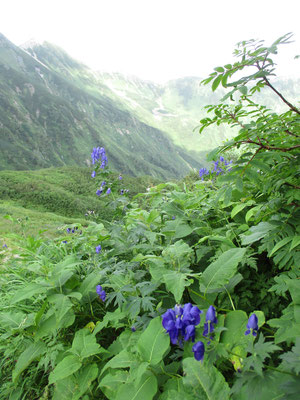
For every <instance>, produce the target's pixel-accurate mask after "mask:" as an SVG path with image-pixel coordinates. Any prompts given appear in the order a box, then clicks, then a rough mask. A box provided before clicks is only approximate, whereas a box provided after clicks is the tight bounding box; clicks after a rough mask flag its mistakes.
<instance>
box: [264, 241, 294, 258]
mask: <svg viewBox="0 0 300 400" xmlns="http://www.w3.org/2000/svg"><path fill="white" fill-rule="evenodd" d="M291 240H292V238H291V237H286V238H284V239H282V240H280V242H278V243H277V244H276V245H275V246H274V247H273V249H272V251H271V253H270V254H269V257H272V255H273V254H274V253H276V251H277V250H279V249H281V247H283V246H284V245H286V244H287V243H288V242H290V241H291Z"/></svg>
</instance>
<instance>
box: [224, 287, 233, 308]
mask: <svg viewBox="0 0 300 400" xmlns="http://www.w3.org/2000/svg"><path fill="white" fill-rule="evenodd" d="M223 287H224V289H225V290H226V293H227V294H228V297H229V300H230V303H231V307H232V309H233V311H235V307H234V304H233V301H232V298H231V296H230V293H229V292H228V290H227V289H226V287H225V286H223Z"/></svg>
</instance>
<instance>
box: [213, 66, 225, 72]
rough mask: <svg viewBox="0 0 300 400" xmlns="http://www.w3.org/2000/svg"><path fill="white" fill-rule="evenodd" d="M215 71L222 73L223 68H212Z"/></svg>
mask: <svg viewBox="0 0 300 400" xmlns="http://www.w3.org/2000/svg"><path fill="white" fill-rule="evenodd" d="M214 70H215V71H217V72H224V68H223V67H216V68H214Z"/></svg>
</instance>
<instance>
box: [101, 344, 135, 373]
mask: <svg viewBox="0 0 300 400" xmlns="http://www.w3.org/2000/svg"><path fill="white" fill-rule="evenodd" d="M134 362H135V357H134V355H133V354H131V353H129V352H128V351H127V350H123V351H121V352H120V353H119V354H117V355H116V356H115V357H113V358H112V359H111V360H109V361H108V362H107V363H106V364H105V366H104V367H103V368H102V371H101V374H100V375H102V374H103V372H104V371H106V370H107V368H128V367H130V366H131V365H132V364H133V363H134Z"/></svg>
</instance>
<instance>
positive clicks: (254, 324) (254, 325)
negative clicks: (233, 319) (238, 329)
mask: <svg viewBox="0 0 300 400" xmlns="http://www.w3.org/2000/svg"><path fill="white" fill-rule="evenodd" d="M257 331H258V318H257V316H256V314H252V315H251V316H250V317H249V319H248V323H247V330H246V332H245V335H246V336H247V335H249V333H250V332H251V333H252V335H253V336H257Z"/></svg>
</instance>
